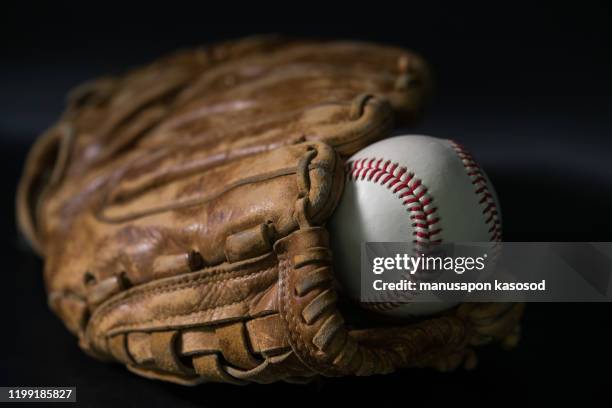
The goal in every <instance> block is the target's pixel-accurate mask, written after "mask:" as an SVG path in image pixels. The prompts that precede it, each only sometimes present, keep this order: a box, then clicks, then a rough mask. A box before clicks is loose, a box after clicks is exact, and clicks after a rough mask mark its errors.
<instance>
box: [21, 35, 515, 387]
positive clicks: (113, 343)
mask: <svg viewBox="0 0 612 408" xmlns="http://www.w3.org/2000/svg"><path fill="white" fill-rule="evenodd" d="M430 84H431V79H430V74H429V70H428V68H427V65H426V63H425V62H424V61H423V59H422V58H420V57H419V56H417V55H415V54H414V53H411V52H409V51H407V50H403V49H399V48H394V47H387V46H381V45H376V44H369V43H357V42H340V41H333V42H322V41H298V40H286V39H282V38H277V37H253V38H247V39H242V40H236V41H231V42H227V43H223V44H218V45H214V46H210V47H207V48H202V49H197V50H186V51H182V52H179V53H177V54H174V55H171V56H169V57H166V58H164V59H161V60H159V61H156V62H154V63H152V64H151V65H149V66H145V67H143V68H138V69H135V70H132V71H130V72H128V73H126V74H124V75H122V76H118V77H108V78H101V79H99V80H96V81H93V82H91V83H88V84H85V85H83V86H81V87H79V88H78V89H76V90H75V91H74V92H73V93H72V94H71V95H70V97H69V101H68V107H67V109H66V111H65V112H64V114H63V116H62V117H61V118H60V120H59V121H58V122H57V124H56V125H54V126H53V127H52V128H51V129H49V130H48V131H47V132H46V133H45V134H44V135H42V136H41V138H40V139H39V140H38V141H37V143H36V144H35V146H34V147H33V148H32V151H31V152H30V155H29V157H28V161H27V163H26V167H25V169H24V174H23V177H22V180H21V183H20V185H19V190H18V195H17V213H18V219H19V223H20V227H21V230H22V231H23V233H24V235H25V236H26V237H27V238H28V239H29V241H30V242H31V243H32V246H33V247H34V248H35V249H36V250H37V251H38V252H39V253H40V254H41V255H42V256H44V259H45V272H44V276H45V282H46V287H47V291H48V299H49V304H50V306H51V308H52V309H53V310H54V312H55V313H56V314H57V315H58V316H59V317H60V318H61V319H62V320H63V321H64V323H65V324H66V326H67V328H68V329H69V330H70V331H71V332H73V333H74V334H75V335H76V336H78V338H79V344H80V346H81V347H82V348H83V350H85V351H86V352H87V353H89V354H91V355H93V356H95V357H97V358H100V359H104V360H114V361H119V362H121V363H123V364H125V365H126V366H127V367H128V368H129V369H130V370H131V371H133V372H135V373H138V374H140V375H143V376H145V377H149V378H156V379H161V380H167V381H172V382H176V383H181V384H199V383H202V382H226V383H233V384H244V383H249V382H256V383H271V382H275V381H280V380H283V381H288V382H305V381H308V380H310V379H311V378H313V377H314V376H317V375H324V376H343V375H371V374H382V373H389V372H392V371H394V370H395V369H398V368H404V367H425V366H430V367H431V366H433V367H436V368H438V369H443V370H448V369H453V368H455V367H457V366H459V365H461V364H464V365H466V366H468V367H471V366H473V365H474V364H475V355H474V352H473V351H472V346H476V345H480V344H485V343H488V342H491V341H500V342H502V343H503V344H505V345H508V346H511V345H513V344H515V343H516V341H517V339H518V327H519V325H518V324H519V320H520V316H521V315H522V310H523V306H522V305H513V304H479V305H468V304H464V305H461V306H459V307H457V308H454V309H453V310H451V311H449V312H445V313H444V314H440V315H436V316H430V317H428V318H423V319H420V320H415V321H410V322H406V321H403V322H399V323H398V322H393V323H389V324H371V323H368V319H367V318H366V317H364V316H362V314H361V313H366V312H362V311H358V310H356V308H354V307H352V306H350V305H348V306H346V307H344V306H343V307H340V306H339V305H341V304H343V298H342V295H341V293H340V292H339V290H338V288H337V285H336V284H335V280H334V273H333V271H332V268H331V259H332V253H331V250H330V239H342V237H330V236H329V234H328V231H327V229H326V227H325V224H326V221H327V220H328V218H329V217H330V215H331V214H332V212H333V210H334V209H335V207H336V205H337V203H338V200H339V197H340V195H341V194H342V188H343V183H344V170H343V167H344V159H345V158H346V157H347V156H349V155H351V154H353V153H355V152H356V151H357V150H359V149H360V148H362V147H365V146H367V145H368V144H370V143H372V142H374V141H376V140H379V139H381V138H384V137H386V136H388V135H389V134H390V133H391V131H392V130H393V129H394V127H395V126H406V125H409V124H411V123H413V122H414V121H415V120H417V119H418V118H419V117H420V115H421V112H422V109H423V106H424V104H425V102H426V100H427V98H428V95H429V90H430V87H431V86H430ZM341 309H343V310H342V311H341Z"/></svg>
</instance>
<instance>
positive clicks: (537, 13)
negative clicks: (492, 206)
mask: <svg viewBox="0 0 612 408" xmlns="http://www.w3.org/2000/svg"><path fill="white" fill-rule="evenodd" d="M457 3H463V2H457ZM604 4H605V3H601V4H599V3H592V4H586V3H583V2H579V3H575V4H573V5H567V6H564V5H561V4H557V6H556V7H536V6H533V5H532V6H529V7H526V8H524V9H514V8H512V9H511V8H505V7H503V6H501V5H494V6H488V7H484V8H483V7H482V6H480V7H477V6H474V7H473V8H468V7H465V6H464V5H463V4H461V5H457V6H455V7H443V6H438V5H431V6H426V7H424V6H420V7H418V8H417V7H415V5H414V4H404V5H399V3H394V5H391V4H390V5H386V6H384V5H383V4H367V5H366V4H365V3H364V5H363V7H362V6H360V5H359V4H357V3H354V4H352V5H350V7H349V5H346V6H344V7H343V14H336V15H335V16H333V17H332V16H331V15H330V9H331V4H326V5H325V6H324V7H320V6H319V7H315V4H312V3H309V4H301V3H300V4H297V3H296V4H294V3H287V5H288V7H287V9H286V10H282V12H283V15H280V14H273V10H272V9H269V10H268V9H266V8H264V7H263V6H261V8H260V9H259V10H258V13H257V14H255V12H254V11H253V12H252V11H251V10H247V9H243V8H242V6H237V5H230V6H233V10H231V9H230V10H226V11H220V10H213V9H211V8H210V4H203V6H202V7H201V8H199V9H189V8H184V6H182V5H179V4H174V3H172V2H170V3H164V4H160V5H159V6H154V5H153V3H149V4H146V5H143V6H142V7H140V8H136V7H134V8H128V7H127V6H126V4H117V5H110V4H109V3H106V2H104V3H91V4H86V3H85V2H83V3H78V4H72V5H70V4H63V3H62V4H59V3H56V2H49V3H48V4H47V5H43V4H20V5H14V4H3V6H2V7H3V8H2V10H1V11H0V19H1V20H0V46H1V49H0V143H1V152H2V159H1V160H0V169H1V170H2V173H1V174H2V177H3V193H2V197H1V200H2V201H1V202H2V211H3V214H4V215H3V217H2V224H1V226H2V233H1V234H0V235H1V237H2V248H3V262H2V265H3V271H2V279H1V281H0V290H1V292H0V299H1V301H2V305H1V307H0V310H1V311H2V312H3V313H2V315H3V321H2V325H1V327H2V329H0V339H1V344H0V385H7V386H8V385H10V386H17V385H22V386H27V385H29V386H43V385H46V386H53V385H56V386H60V385H76V386H77V388H78V400H79V402H80V403H82V404H83V405H86V406H108V405H111V404H115V405H135V406H141V405H147V406H168V405H185V406H207V405H210V406H214V405H220V404H227V403H241V404H255V405H259V404H262V403H274V402H279V403H283V402H285V403H297V402H301V401H307V400H314V401H318V402H319V403H321V404H324V403H325V402H326V401H330V399H331V398H335V399H338V400H341V401H345V403H346V404H353V403H358V402H362V403H363V402H365V401H367V400H369V401H371V402H372V403H375V404H382V403H385V404H395V403H397V404H417V403H419V404H420V403H423V402H424V403H428V404H432V403H433V404H436V405H437V404H439V403H441V402H446V403H469V404H475V405H480V404H485V403H486V404H488V405H495V404H504V403H508V402H509V401H516V402H518V403H525V404H531V403H535V402H536V401H537V402H542V403H553V402H561V401H562V402H568V401H569V402H578V403H581V404H586V405H590V404H589V403H592V402H594V401H596V400H599V401H600V402H602V401H603V403H604V404H606V403H607V404H609V402H607V401H606V400H607V399H609V395H610V391H609V386H610V385H612V384H611V383H612V381H611V380H612V376H611V372H610V371H611V363H612V359H611V357H612V352H611V348H612V347H611V346H612V330H611V328H610V323H611V321H612V319H610V317H611V313H610V312H611V308H610V307H609V305H604V304H530V305H529V306H528V309H527V314H526V316H525V320H524V325H523V329H524V330H523V331H524V336H523V340H522V343H521V344H520V346H519V347H518V348H517V349H516V350H514V351H511V352H505V351H501V350H499V349H497V348H495V347H489V348H485V349H483V350H481V352H480V353H479V356H480V365H479V367H478V368H477V369H476V370H475V371H473V372H464V371H459V372H456V373H452V374H441V373H436V372H433V371H429V370H413V371H405V372H402V373H398V374H394V375H388V376H379V377H371V378H342V379H323V380H321V381H318V382H315V383H313V384H310V385H306V386H294V385H288V384H277V385H272V386H256V385H253V386H247V387H234V386H225V385H204V386H200V387H195V388H185V387H180V386H176V385H172V384H164V383H160V382H154V381H149V380H145V379H142V378H139V377H137V376H134V375H132V374H130V373H128V372H127V371H126V370H125V369H124V368H122V367H120V366H118V365H112V364H103V363H99V362H96V361H94V360H92V359H91V358H89V357H87V356H85V355H84V354H83V353H81V352H80V351H79V349H78V347H77V344H76V341H75V339H74V338H72V337H71V335H69V334H68V333H67V332H66V331H65V329H64V328H63V326H62V324H61V323H60V322H59V320H58V319H57V318H55V317H54V316H53V315H52V314H51V312H50V311H49V310H48V309H47V307H46V303H45V295H44V289H43V283H42V278H41V269H42V262H41V261H40V260H39V259H37V258H36V257H35V256H34V255H32V253H30V252H29V251H28V250H27V246H26V245H25V244H24V243H23V241H22V240H20V239H19V237H18V235H17V232H16V229H15V223H14V218H13V200H14V191H15V187H16V183H17V180H18V177H19V173H20V170H21V166H22V164H23V160H24V157H25V154H26V152H27V150H28V148H29V146H30V145H31V143H32V142H33V140H34V139H35V137H36V136H37V135H38V134H39V133H40V132H41V131H42V130H44V129H45V128H46V127H47V126H48V125H50V124H51V123H52V122H53V120H54V119H55V118H56V117H57V116H58V115H59V114H60V112H61V110H62V107H63V97H64V95H65V94H66V92H67V91H68V90H69V89H70V88H71V87H73V86H74V85H76V84H78V83H80V82H82V81H84V80H87V79H90V78H93V77H96V76H99V75H102V74H107V73H119V72H121V71H122V70H125V69H126V68H128V67H130V66H134V65H138V64H143V63H146V62H148V61H150V60H152V59H154V58H156V57H157V56H159V55H160V54H163V53H165V52H169V51H172V50H174V49H177V48H181V47H186V46H190V45H198V44H201V43H207V42H212V41H216V40H223V39H228V38H235V37H239V36H242V35H247V34H253V33H266V32H280V33H285V34H290V35H299V36H319V37H341V38H355V39H363V40H372V41H381V42H388V43H392V44H398V45H402V46H407V47H410V48H412V49H414V50H416V51H418V52H420V53H421V54H423V55H424V56H425V57H426V58H427V59H428V60H429V61H430V62H431V64H432V66H433V67H434V70H435V77H436V88H437V89H436V98H435V100H434V101H433V103H432V105H431V106H430V108H429V110H428V114H427V116H426V119H425V120H424V121H423V123H421V124H420V125H419V126H418V127H416V128H413V129H409V130H408V131H410V132H411V133H425V134H430V135H434V136H438V137H449V138H453V139H456V140H458V141H460V142H461V143H463V144H465V145H466V146H467V147H468V148H469V149H470V150H471V151H472V152H473V153H474V155H475V156H476V157H477V158H478V159H479V161H480V162H481V164H482V165H483V167H484V168H485V169H486V170H487V172H488V174H489V176H490V178H491V179H492V181H493V183H494V184H495V186H496V188H497V191H498V194H499V196H500V200H501V203H502V211H503V215H504V228H505V239H506V240H508V241H610V240H611V239H610V238H611V237H610V234H611V233H612V217H611V216H610V215H609V211H610V208H611V207H612V194H611V193H610V190H611V189H610V187H612V164H611V163H610V161H611V153H612V139H611V136H612V117H611V114H612V109H611V108H612V103H611V102H612V97H611V96H612V92H611V90H612V86H611V83H612V80H611V75H612V47H611V45H612V44H611V43H612V41H611V40H612V29H611V26H612V18H611V13H610V10H609V8H608V7H606V6H605V5H604ZM366 7H367V8H366ZM305 8H308V9H310V10H311V11H314V12H315V13H316V14H315V15H317V16H316V17H315V16H313V15H306V14H305V12H304V10H303V9H305ZM360 9H361V10H362V11H361V12H360V13H359V14H361V15H359V16H358V15H357V14H355V12H356V11H358V10H360ZM276 12H277V13H278V10H277V11H276ZM260 14H261V15H262V17H264V15H265V17H266V20H267V21H263V20H262V19H261V18H260V17H259V15H260ZM321 16H325V17H326V18H327V20H326V21H322V20H321ZM223 20H225V21H228V22H226V23H222V21H223ZM229 21H232V22H231V23H230V22H229Z"/></svg>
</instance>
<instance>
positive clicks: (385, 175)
mask: <svg viewBox="0 0 612 408" xmlns="http://www.w3.org/2000/svg"><path fill="white" fill-rule="evenodd" d="M383 160H384V159H376V158H364V159H358V160H356V161H354V162H353V161H352V162H348V163H347V164H346V166H347V171H346V174H347V177H348V179H349V180H353V181H354V180H365V181H371V182H374V183H377V184H380V185H382V186H386V187H387V188H388V189H393V190H392V191H393V194H398V193H399V195H398V198H399V199H401V200H402V205H403V206H405V207H406V208H407V209H408V213H409V214H410V215H409V217H410V220H411V222H412V226H413V228H414V231H413V236H414V239H413V242H414V243H415V244H416V245H415V252H417V253H422V252H423V248H424V247H426V246H427V245H429V244H438V243H440V242H441V241H442V239H441V237H440V233H441V232H442V228H440V225H439V222H440V218H439V217H437V216H436V210H437V208H436V207H435V206H434V205H433V197H431V196H430V195H429V194H428V192H427V187H426V186H425V185H424V184H423V182H422V181H421V180H420V179H419V178H416V177H415V176H414V173H412V172H408V170H407V169H406V168H405V167H401V166H400V165H399V164H398V163H392V162H391V161H390V160H386V161H383Z"/></svg>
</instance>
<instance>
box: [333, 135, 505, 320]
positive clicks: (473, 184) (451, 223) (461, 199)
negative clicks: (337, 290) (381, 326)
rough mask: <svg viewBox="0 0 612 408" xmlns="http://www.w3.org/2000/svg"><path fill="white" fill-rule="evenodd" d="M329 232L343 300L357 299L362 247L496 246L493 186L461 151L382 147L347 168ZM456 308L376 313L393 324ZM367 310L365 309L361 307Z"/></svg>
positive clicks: (412, 144) (442, 146) (438, 146)
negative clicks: (392, 319)
mask: <svg viewBox="0 0 612 408" xmlns="http://www.w3.org/2000/svg"><path fill="white" fill-rule="evenodd" d="M329 228H330V231H331V233H332V234H333V235H332V236H337V237H342V238H341V239H336V240H332V242H333V245H332V247H333V253H334V270H335V274H336V277H337V279H338V281H339V283H340V286H341V288H342V290H343V292H344V294H345V295H346V296H347V297H348V298H350V299H353V300H355V301H359V299H360V292H361V287H360V280H361V278H360V260H361V257H360V250H361V243H362V242H408V243H410V246H411V247H410V248H411V250H412V251H413V252H414V254H415V255H418V254H419V248H420V247H421V248H422V247H423V246H424V245H429V244H436V243H441V242H484V241H499V240H500V239H501V216H500V212H499V203H498V200H497V196H496V195H495V191H494V189H493V186H492V185H491V182H490V181H489V179H488V178H487V176H486V174H485V173H484V171H483V170H482V169H481V168H480V166H479V165H478V164H477V163H476V162H475V161H474V159H473V158H472V156H471V155H470V154H469V153H468V152H467V151H466V150H465V149H464V148H463V147H462V146H461V145H459V144H457V143H455V142H453V141H451V140H446V139H438V138H434V137H429V136H420V135H405V136H397V137H392V138H389V139H385V140H382V141H380V142H378V143H375V144H372V145H370V146H368V147H366V148H365V149H363V150H361V151H359V152H357V153H356V154H355V155H353V156H352V157H351V158H349V159H348V160H347V163H346V184H345V187H344V193H343V195H342V198H341V200H340V203H339V205H338V207H337V209H336V211H335V212H334V214H333V216H332V218H331V220H330V224H329ZM454 305H455V304H454V303H448V302H447V303H445V302H412V303H403V304H392V305H388V306H387V307H383V308H379V310H378V311H380V312H381V313H385V314H389V315H394V316H397V317H404V316H418V315H428V314H433V313H437V312H440V311H442V310H445V309H448V308H450V307H453V306H454ZM364 306H365V305H364Z"/></svg>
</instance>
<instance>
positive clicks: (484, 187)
mask: <svg viewBox="0 0 612 408" xmlns="http://www.w3.org/2000/svg"><path fill="white" fill-rule="evenodd" d="M449 142H450V145H451V147H452V148H453V150H455V153H457V156H459V159H460V160H461V163H462V164H463V167H464V168H465V171H466V173H467V175H468V177H469V178H470V180H471V181H472V185H473V186H474V192H475V193H476V195H477V196H478V197H479V201H478V203H479V204H480V205H481V206H482V207H483V209H482V214H483V215H484V217H485V224H486V225H487V226H488V227H489V240H490V241H492V242H500V241H501V238H502V228H501V222H500V219H499V209H498V208H497V204H495V199H494V198H493V193H492V192H491V191H490V190H489V186H488V183H487V179H486V178H485V176H484V173H483V171H482V169H481V168H480V166H479V165H478V163H476V160H474V158H473V157H472V155H471V154H470V153H469V152H468V151H467V150H466V149H465V148H464V147H463V146H462V145H460V144H459V143H457V142H455V141H454V140H449Z"/></svg>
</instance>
